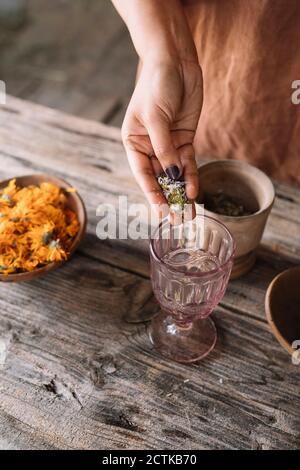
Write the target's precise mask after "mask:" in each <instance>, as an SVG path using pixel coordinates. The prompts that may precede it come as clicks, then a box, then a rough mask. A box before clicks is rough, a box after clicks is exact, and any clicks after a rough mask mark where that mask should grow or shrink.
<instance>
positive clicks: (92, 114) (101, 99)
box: [0, 0, 137, 126]
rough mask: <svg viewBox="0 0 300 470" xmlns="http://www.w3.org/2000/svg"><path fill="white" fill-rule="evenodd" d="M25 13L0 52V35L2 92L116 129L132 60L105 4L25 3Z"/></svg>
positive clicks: (129, 82)
mask: <svg viewBox="0 0 300 470" xmlns="http://www.w3.org/2000/svg"><path fill="white" fill-rule="evenodd" d="M27 11H28V21H27V23H26V24H25V25H23V28H21V29H19V30H18V31H16V32H14V33H11V34H10V35H9V36H8V34H6V36H7V38H6V43H5V44H2V47H1V42H2V41H1V33H0V47H1V58H0V79H1V80H4V81H5V82H6V85H7V90H8V93H10V94H12V95H15V96H18V97H20V98H26V99H28V100H31V101H34V102H36V103H39V104H42V105H46V106H49V107H53V108H57V109H60V110H63V111H65V112H70V113H72V114H75V115H78V116H81V117H84V118H88V119H95V120H99V121H102V122H106V123H110V122H111V123H112V124H113V125H118V126H120V125H121V123H122V120H123V116H124V113H125V109H126V107H127V104H128V101H129V97H130V94H131V92H132V88H133V85H134V77H135V71H136V64H137V55H136V53H135V51H134V48H133V45H132V42H131V39H130V36H129V33H128V31H127V30H126V27H125V25H124V23H123V22H122V20H121V18H120V17H119V15H118V14H117V12H116V11H115V10H114V8H113V5H112V3H111V1H110V0H102V1H99V0H88V1H84V2H83V1H81V0H76V1H74V0H65V1H64V2H61V0H52V1H51V2H49V1H47V0H28V1H27ZM66 19H67V27H66Z"/></svg>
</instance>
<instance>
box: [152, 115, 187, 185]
mask: <svg viewBox="0 0 300 470" xmlns="http://www.w3.org/2000/svg"><path fill="white" fill-rule="evenodd" d="M146 127H147V131H148V133H149V137H150V140H151V144H152V147H153V151H154V153H155V156H156V157H157V159H158V160H159V162H160V164H161V166H162V168H163V170H164V171H165V173H166V175H167V176H168V177H169V178H171V179H173V180H177V179H178V178H179V177H180V176H181V175H182V164H181V161H180V158H179V153H178V151H177V150H176V148H175V146H174V144H173V141H172V136H171V131H170V129H169V123H168V122H167V121H166V120H164V119H162V118H158V117H157V116H155V118H153V119H151V120H150V121H149V123H148V125H146Z"/></svg>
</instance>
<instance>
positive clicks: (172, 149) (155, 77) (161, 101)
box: [122, 59, 203, 204]
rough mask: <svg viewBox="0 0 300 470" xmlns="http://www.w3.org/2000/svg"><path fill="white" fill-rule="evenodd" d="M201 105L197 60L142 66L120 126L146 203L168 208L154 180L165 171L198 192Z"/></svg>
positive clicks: (190, 192)
mask: <svg viewBox="0 0 300 470" xmlns="http://www.w3.org/2000/svg"><path fill="white" fill-rule="evenodd" d="M202 101H203V83H202V73H201V69H200V66H199V64H198V63H197V62H196V61H184V60H181V61H177V60H175V59H174V60H169V59H168V60H158V59H155V60H154V61H153V60H149V61H145V62H144V63H143V65H142V70H141V74H140V76H139V79H138V82H137V85H136V88H135V90H134V93H133V96H132V99H131V101H130V104H129V106H128V109H127V112H126V116H125V119H124V123H123V126H122V138H123V142H124V146H125V149H126V152H127V156H128V160H129V163H130V166H131V169H132V171H133V174H134V176H135V177H136V179H137V182H138V183H139V185H140V186H141V188H142V190H143V191H144V193H145V195H146V197H147V199H148V200H149V202H150V204H166V199H165V198H164V196H163V194H162V191H161V189H160V187H159V185H158V183H157V180H156V176H157V175H159V174H160V173H162V172H163V171H165V172H166V174H167V175H168V176H169V177H170V178H172V179H178V178H181V179H183V180H184V181H185V183H186V194H187V197H188V199H190V200H194V199H195V198H196V197H197V193H198V173H197V165H196V161H195V154H194V149H193V139H194V136H195V132H196V128H197V125H198V121H199V116H200V112H201V108H202Z"/></svg>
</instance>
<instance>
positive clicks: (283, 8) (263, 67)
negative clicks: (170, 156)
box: [182, 0, 300, 183]
mask: <svg viewBox="0 0 300 470" xmlns="http://www.w3.org/2000/svg"><path fill="white" fill-rule="evenodd" d="M182 3H183V4H184V8H185V12H186V15H187V18H188V21H189V24H190V27H191V30H192V33H193V36H194V39H195V44H196V47H197V51H198V57H199V63H200V65H201V67H202V71H203V77H204V103H203V109H202V114H201V118H200V121H199V126H198V129H197V133H196V138H195V149H196V154H197V156H202V157H203V156H205V157H209V158H219V159H221V158H228V159H231V158H232V159H239V160H244V161H247V162H249V163H252V164H254V165H256V166H258V167H259V168H261V169H262V170H264V171H266V173H268V174H269V175H271V176H274V177H275V178H278V179H282V180H286V181H290V182H293V181H294V182H298V183H300V104H298V105H297V104H293V102H292V94H293V92H294V93H296V92H297V90H294V89H293V88H292V83H293V82H294V81H295V80H300V0H182ZM299 98H300V93H298V101H299Z"/></svg>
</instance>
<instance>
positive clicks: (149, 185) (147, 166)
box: [126, 147, 168, 218]
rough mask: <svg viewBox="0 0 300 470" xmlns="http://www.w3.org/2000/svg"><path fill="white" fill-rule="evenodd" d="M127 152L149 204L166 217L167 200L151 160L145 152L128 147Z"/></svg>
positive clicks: (158, 213) (132, 168) (157, 212)
mask: <svg viewBox="0 0 300 470" xmlns="http://www.w3.org/2000/svg"><path fill="white" fill-rule="evenodd" d="M126 152H127V157H128V161H129V164H130V167H131V170H132V172H133V174H134V176H135V178H136V180H137V182H138V184H139V186H140V187H141V189H142V190H143V192H144V194H145V196H146V198H147V200H148V202H149V204H150V205H152V206H153V207H154V209H155V212H156V214H157V215H158V216H159V218H164V217H166V215H167V214H168V205H167V201H166V199H165V197H164V195H163V193H162V191H161V188H160V186H159V184H158V182H157V180H156V177H155V175H154V172H153V166H152V163H151V160H150V159H149V157H148V156H147V155H145V154H144V153H142V152H138V151H136V150H132V149H130V148H128V147H127V148H126Z"/></svg>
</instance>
